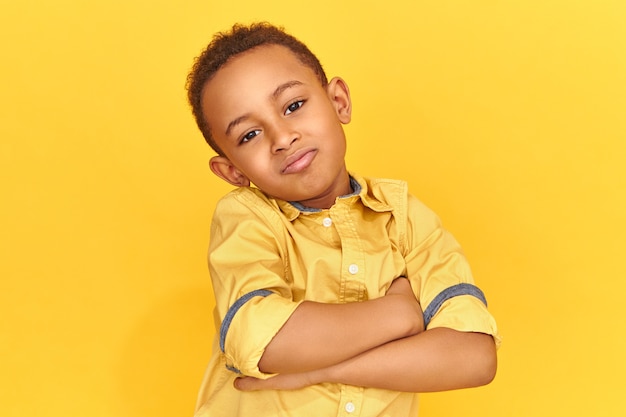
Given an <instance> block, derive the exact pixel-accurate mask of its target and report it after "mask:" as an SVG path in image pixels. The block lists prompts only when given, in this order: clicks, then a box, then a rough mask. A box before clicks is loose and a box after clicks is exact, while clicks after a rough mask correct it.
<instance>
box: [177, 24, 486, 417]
mask: <svg viewBox="0 0 626 417" xmlns="http://www.w3.org/2000/svg"><path fill="white" fill-rule="evenodd" d="M187 88H188V95H189V100H190V103H191V105H192V109H193V113H194V116H195V119H196V121H197V124H198V126H199V128H200V130H201V131H202V133H203V135H204V137H205V139H206V140H207V141H208V143H209V144H210V145H211V146H212V148H213V149H214V150H215V151H216V152H217V156H215V157H213V158H212V159H211V161H210V167H211V170H212V171H213V173H215V174H216V175H217V176H218V177H220V178H222V179H224V180H225V181H227V182H228V183H230V184H232V185H235V186H236V187H237V188H236V189H235V190H234V191H232V192H230V193H229V194H227V195H226V196H225V197H224V198H222V199H221V200H220V202H219V203H218V205H217V207H216V210H215V213H214V217H213V223H212V227H211V242H210V246H209V268H210V272H211V279H212V283H213V288H214V291H215V298H216V310H215V320H216V325H217V327H218V328H219V332H218V335H217V336H216V341H215V345H214V352H213V356H212V358H211V362H210V364H209V367H208V370H207V373H206V376H205V379H204V382H203V386H202V389H201V392H200V395H199V399H198V405H197V410H196V416H216V417H228V416H245V417H250V416H254V417H263V416H331V415H332V416H335V415H345V416H348V415H358V416H367V417H369V416H394V417H398V416H415V415H417V395H416V394H414V393H416V392H425V391H439V390H447V389H456V388H463V387H472V386H478V385H482V384H486V383H489V382H490V381H491V380H492V378H493V377H494V375H495V369H496V343H495V342H494V340H497V329H496V326H495V322H494V320H493V318H492V317H491V315H490V314H489V313H488V312H487V309H486V304H485V300H484V297H483V295H482V292H481V291H480V290H479V289H478V288H477V287H475V286H474V285H473V279H472V276H471V272H470V270H469V267H468V266H467V262H466V260H465V258H464V256H463V254H462V252H461V249H460V247H459V246H458V244H457V243H456V241H455V240H454V239H453V238H452V237H451V235H450V234H449V233H447V232H446V231H445V230H444V229H443V228H442V227H441V225H440V224H439V220H438V219H437V217H436V216H435V215H434V214H433V213H432V212H431V211H430V210H429V209H427V208H426V207H424V206H423V205H422V204H421V203H420V202H419V201H417V200H416V199H415V198H414V197H412V196H411V195H409V194H408V193H407V186H406V184H405V183H404V182H401V181H394V180H383V179H366V178H363V177H360V176H358V175H356V174H353V173H349V172H348V170H347V168H346V165H345V162H344V156H345V152H346V140H345V136H344V132H343V127H342V125H343V124H346V123H349V122H350V118H351V101H350V93H349V90H348V86H347V84H346V83H345V82H344V81H343V80H342V79H341V78H333V79H332V80H330V81H328V80H327V78H326V75H325V74H324V71H323V69H322V67H321V65H320V64H319V61H318V60H317V58H316V57H315V56H314V55H313V54H312V53H311V52H310V51H309V50H308V48H307V47H306V46H305V45H303V44H302V43H300V42H299V41H298V40H296V39H295V38H293V37H291V36H290V35H288V34H286V33H284V32H283V31H282V30H281V29H278V28H276V27H273V26H271V25H268V24H254V25H251V26H238V25H235V26H234V27H233V29H232V30H231V31H230V32H228V33H222V34H218V35H216V37H215V38H214V39H213V41H212V42H211V43H210V44H209V46H208V47H207V49H206V50H205V51H204V52H203V53H202V55H201V56H200V57H199V58H197V60H196V62H195V65H194V67H193V69H192V71H191V73H190V75H189V77H188V83H187ZM251 184H254V186H252V185H251ZM422 307H423V308H424V311H423V313H422ZM425 329H426V330H425Z"/></svg>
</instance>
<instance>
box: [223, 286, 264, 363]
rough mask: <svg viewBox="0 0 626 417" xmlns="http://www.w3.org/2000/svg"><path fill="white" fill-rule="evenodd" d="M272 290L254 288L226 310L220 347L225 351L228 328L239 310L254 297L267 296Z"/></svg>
mask: <svg viewBox="0 0 626 417" xmlns="http://www.w3.org/2000/svg"><path fill="white" fill-rule="evenodd" d="M271 293H272V292H271V291H269V290H254V291H251V292H249V293H247V294H245V295H243V296H242V297H241V298H239V299H238V300H237V301H235V303H234V304H233V305H232V306H231V307H230V308H229V309H228V311H227V312H226V316H224V321H222V325H221V326H220V349H221V350H222V352H224V344H225V342H226V334H227V333H228V329H229V328H230V323H231V322H232V321H233V318H234V317H235V314H237V311H239V309H240V308H241V307H242V306H243V305H244V304H245V303H247V302H248V301H249V300H250V299H251V298H253V297H267V296H268V295H270V294H271Z"/></svg>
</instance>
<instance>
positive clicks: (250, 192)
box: [213, 187, 282, 223]
mask: <svg viewBox="0 0 626 417" xmlns="http://www.w3.org/2000/svg"><path fill="white" fill-rule="evenodd" d="M281 217H282V216H281V212H280V210H279V209H278V205H277V203H276V201H275V200H274V199H272V198H270V197H268V196H267V195H265V194H264V193H263V192H262V191H260V190H259V189H257V188H253V187H240V188H236V189H234V190H232V191H231V192H229V193H228V194H226V195H224V196H223V197H222V198H221V199H220V200H219V201H218V202H217V204H216V206H215V211H214V213H213V222H214V223H221V222H224V221H227V222H239V221H242V220H244V219H251V218H257V219H260V220H262V221H264V222H270V223H276V222H280V221H281Z"/></svg>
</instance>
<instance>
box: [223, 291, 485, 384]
mask: <svg viewBox="0 0 626 417" xmlns="http://www.w3.org/2000/svg"><path fill="white" fill-rule="evenodd" d="M365 324H366V325H365ZM303 329H306V330H303ZM259 365H260V368H261V370H262V371H264V372H268V373H279V375H277V376H274V377H272V378H269V379H265V380H263V379H257V378H251V377H244V378H239V379H238V380H237V381H236V382H235V386H236V387H237V388H238V389H240V390H261V389H298V388H302V387H305V386H308V385H313V384H318V383H322V382H336V383H343V384H350V385H358V386H365V387H372V388H383V389H389V390H395V391H408V392H428V391H443V390H450V389H457V388H468V387H474V386H480V385H484V384H488V383H489V382H490V381H491V380H492V379H493V377H494V376H495V372H496V351H495V344H494V341H493V338H492V337H491V336H490V335H487V334H483V333H467V332H459V331H455V330H452V329H445V328H437V329H432V330H428V331H424V328H423V320H422V313H421V309H420V306H419V304H418V303H417V300H416V299H415V296H414V295H413V292H412V290H411V287H410V284H409V282H408V280H406V279H396V280H395V281H394V282H393V283H392V285H391V287H390V288H389V290H388V291H387V294H386V295H385V296H384V297H381V298H378V299H375V300H370V301H365V302H362V303H350V304H320V303H306V302H305V303H303V304H301V305H300V306H299V307H298V308H297V309H296V310H295V312H294V313H293V315H292V316H291V317H290V318H289V320H288V321H287V323H286V324H285V325H284V326H283V328H282V329H281V330H280V331H279V332H278V334H277V335H276V336H275V337H274V339H273V340H272V342H271V343H270V344H269V345H268V346H267V348H266V350H265V353H264V354H263V357H262V359H261V361H260V364H259Z"/></svg>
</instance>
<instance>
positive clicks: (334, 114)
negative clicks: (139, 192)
mask: <svg viewBox="0 0 626 417" xmlns="http://www.w3.org/2000/svg"><path fill="white" fill-rule="evenodd" d="M188 88H189V99H190V101H191V104H192V106H193V112H194V116H195V117H196V121H197V123H198V126H199V127H200V130H201V131H202V133H203V134H204V136H205V138H206V139H207V141H208V142H209V144H211V146H212V147H213V149H215V150H216V151H217V153H218V155H217V156H214V157H213V158H211V161H210V164H209V165H210V167H211V170H212V171H213V173H215V174H216V175H217V176H218V177H220V178H222V179H223V180H225V181H227V182H229V183H230V184H233V185H235V186H244V187H245V186H249V185H250V184H251V183H254V184H255V185H256V186H257V187H258V188H259V189H261V190H262V191H264V192H265V193H266V194H268V195H270V196H272V197H275V198H278V199H281V200H285V201H298V202H300V203H302V204H304V205H307V206H309V207H317V208H326V207H330V206H331V205H332V204H333V203H334V201H335V198H336V197H338V196H340V195H344V194H348V193H349V192H350V181H349V175H348V172H347V169H346V166H345V161H344V157H345V153H346V138H345V134H344V131H343V126H342V125H343V124H346V123H349V122H350V119H351V101H350V93H349V90H348V86H347V85H346V83H345V82H344V81H343V80H342V79H341V78H337V77H335V78H333V79H332V80H330V81H328V80H327V79H326V76H325V75H324V72H323V70H322V67H321V65H320V64H319V61H318V60H317V59H316V58H315V56H314V55H313V54H312V53H311V52H310V51H309V50H308V49H307V48H306V46H304V45H303V44H302V43H301V42H299V41H297V40H295V39H294V38H293V37H291V36H290V35H287V34H285V33H284V32H283V31H282V30H279V29H277V28H275V27H272V26H270V25H267V24H256V25H252V26H250V27H243V26H235V27H234V29H233V30H232V31H231V32H230V33H227V34H219V35H217V37H216V38H215V39H214V40H213V41H212V42H211V44H210V45H209V47H208V48H207V49H206V50H205V51H204V53H203V54H202V55H201V56H200V58H198V60H197V61H196V64H195V66H194V68H193V71H192V73H191V74H190V75H189V82H188Z"/></svg>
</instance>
